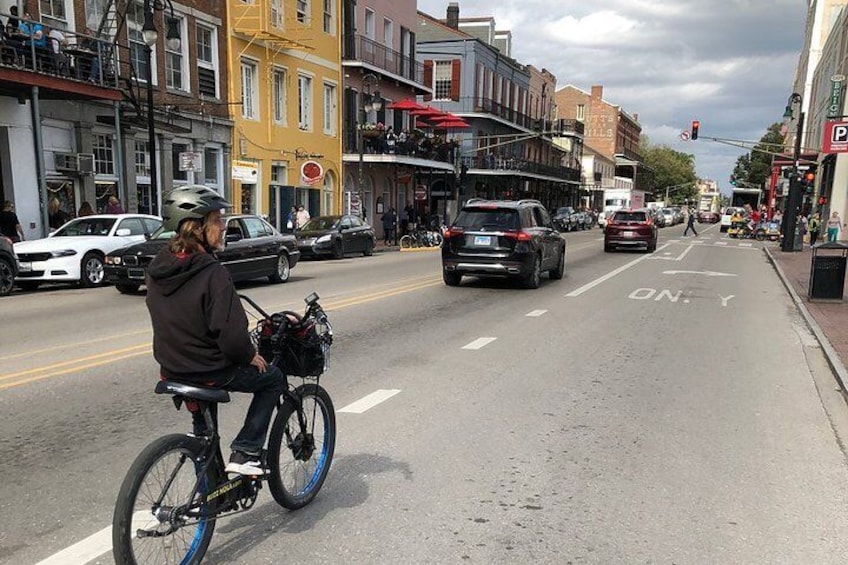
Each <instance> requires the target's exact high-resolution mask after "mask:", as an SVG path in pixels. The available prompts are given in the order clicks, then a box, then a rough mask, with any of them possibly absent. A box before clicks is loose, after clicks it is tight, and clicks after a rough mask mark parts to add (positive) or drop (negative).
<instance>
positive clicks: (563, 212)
mask: <svg viewBox="0 0 848 565" xmlns="http://www.w3.org/2000/svg"><path fill="white" fill-rule="evenodd" d="M552 221H553V225H554V227H555V228H556V229H558V230H559V231H574V230H576V229H577V228H578V227H580V224H579V223H578V222H579V220H578V218H577V213H576V212H575V211H574V208H572V207H571V206H563V207H561V208H557V211H556V214H554V217H553V220H552Z"/></svg>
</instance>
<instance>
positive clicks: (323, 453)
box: [112, 293, 336, 565]
mask: <svg viewBox="0 0 848 565" xmlns="http://www.w3.org/2000/svg"><path fill="white" fill-rule="evenodd" d="M239 296H240V298H242V299H243V300H245V301H246V302H248V303H249V304H250V305H251V306H252V307H253V308H254V309H256V311H257V312H259V314H260V315H261V316H262V318H261V319H260V320H259V322H258V324H257V325H256V327H255V328H254V330H253V331H252V332H251V337H252V338H253V339H254V341H255V344H256V346H257V349H258V351H259V353H260V355H262V356H263V357H264V358H265V359H266V360H267V361H268V362H269V363H270V364H273V365H275V366H277V367H279V368H280V370H281V371H282V372H283V374H284V375H286V379H287V380H288V377H299V378H301V379H303V383H302V384H300V386H293V385H291V384H288V386H287V390H286V391H285V392H284V393H283V395H282V397H281V398H280V401H279V402H278V404H277V415H276V417H275V419H274V422H273V424H272V426H271V431H270V434H269V439H268V448H267V450H266V451H265V452H263V457H265V458H266V462H267V463H268V467H269V474H268V475H267V476H263V477H252V476H242V475H235V476H234V477H232V478H228V477H227V474H226V473H225V471H224V468H225V463H224V459H223V456H222V454H221V446H220V437H219V435H218V426H217V424H218V423H217V421H216V420H217V418H216V415H217V404H218V403H222V402H229V400H230V396H229V393H228V392H227V391H225V390H221V389H212V388H204V387H198V386H192V385H187V384H184V383H180V382H176V381H169V380H162V381H159V382H158V383H157V384H156V393H157V394H170V395H172V400H173V401H174V405H175V406H176V407H177V410H179V409H180V407H181V406H182V405H185V406H186V408H187V409H188V410H189V411H190V412H192V413H194V412H199V413H200V414H202V416H203V418H204V420H205V422H206V428H207V432H206V434H205V435H202V436H196V435H194V434H171V435H166V436H163V437H160V438H159V439H157V440H155V441H154V442H153V443H151V444H150V445H148V446H147V447H146V448H145V449H144V450H143V451H142V452H141V453H140V454H139V456H138V457H137V458H136V460H135V462H134V463H133V464H132V466H131V467H130V470H129V472H128V473H127V476H126V478H125V479H124V482H123V484H122V485H121V490H120V492H119V494H118V501H117V504H116V507H115V515H114V518H113V521H112V545H113V554H114V557H115V562H116V563H118V565H124V564H137V563H180V564H183V563H200V561H201V560H202V559H203V556H204V555H205V553H206V550H207V548H208V547H209V543H210V541H211V539H212V533H213V531H214V529H215V523H216V522H217V520H218V519H219V518H221V517H224V516H230V515H233V514H237V513H240V512H244V511H247V510H249V509H250V508H252V507H253V505H254V504H255V502H256V498H257V496H258V495H259V491H260V490H261V489H262V486H263V482H264V481H265V480H267V481H268V486H269V488H270V490H271V495H272V496H273V497H274V500H275V501H276V502H277V503H278V504H280V505H281V506H283V507H285V508H288V509H290V510H295V509H297V508H301V507H303V506H305V505H307V504H309V502H311V501H312V499H314V498H315V496H316V495H317V494H318V491H319V490H320V489H321V486H322V485H323V484H324V480H325V479H326V478H327V473H328V471H329V470H330V463H331V462H332V460H333V452H334V449H335V440H336V419H335V410H334V409H333V403H332V400H331V399H330V396H329V394H327V391H326V390H324V389H323V388H322V387H321V386H320V385H319V384H318V381H319V377H320V375H321V374H323V373H324V371H325V370H326V369H327V367H328V361H329V357H328V354H329V349H330V345H331V344H332V343H333V330H332V326H331V325H330V322H329V320H328V319H327V315H326V314H325V313H324V310H323V309H322V308H321V306H320V304H319V303H318V295H317V294H315V293H312V294H310V295H309V296H307V297H306V299H305V302H306V311H305V313H304V314H303V315H302V316H301V315H299V314H297V313H295V312H290V311H283V312H278V313H275V314H268V313H266V312H265V311H264V310H262V309H261V308H260V307H259V306H258V305H257V304H256V303H255V302H253V300H251V299H250V298H248V297H246V296H242V295H239ZM307 380H309V381H314V382H307Z"/></svg>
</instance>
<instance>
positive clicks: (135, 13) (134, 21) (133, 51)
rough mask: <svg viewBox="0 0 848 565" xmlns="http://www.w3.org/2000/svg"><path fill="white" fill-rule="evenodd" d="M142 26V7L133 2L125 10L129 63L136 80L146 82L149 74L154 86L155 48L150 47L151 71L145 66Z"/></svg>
mask: <svg viewBox="0 0 848 565" xmlns="http://www.w3.org/2000/svg"><path fill="white" fill-rule="evenodd" d="M143 25H144V6H143V5H142V4H141V3H140V2H133V3H132V4H130V5H129V7H128V8H127V34H128V35H129V39H130V61H131V62H132V66H133V68H134V69H135V74H136V76H137V77H138V80H140V81H144V82H147V81H148V80H149V79H150V77H151V74H152V76H153V84H156V46H155V45H154V46H153V47H152V49H153V52H152V53H151V57H150V58H151V61H152V63H153V69H152V73H151V68H150V67H149V66H148V64H147V53H146V51H145V49H146V47H147V46H146V45H145V43H144V37H143V36H142V35H141V28H142V26H143Z"/></svg>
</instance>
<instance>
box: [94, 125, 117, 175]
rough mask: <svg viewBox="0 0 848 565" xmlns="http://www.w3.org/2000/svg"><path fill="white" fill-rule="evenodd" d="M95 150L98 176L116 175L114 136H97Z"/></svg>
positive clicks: (95, 169) (95, 165) (95, 164)
mask: <svg viewBox="0 0 848 565" xmlns="http://www.w3.org/2000/svg"><path fill="white" fill-rule="evenodd" d="M93 149H94V172H95V173H97V174H98V175H114V174H115V159H114V148H113V146H112V136H111V135H109V134H95V135H94V147H93Z"/></svg>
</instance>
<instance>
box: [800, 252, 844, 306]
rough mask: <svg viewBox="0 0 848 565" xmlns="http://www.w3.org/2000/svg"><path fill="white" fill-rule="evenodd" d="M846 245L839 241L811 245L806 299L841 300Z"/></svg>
mask: <svg viewBox="0 0 848 565" xmlns="http://www.w3.org/2000/svg"><path fill="white" fill-rule="evenodd" d="M846 263H848V245H846V244H844V243H840V242H836V241H834V242H831V243H823V244H821V245H816V246H815V247H813V253H812V265H811V266H810V284H809V287H808V289H807V299H808V300H842V296H843V292H842V291H843V288H844V287H845V266H846Z"/></svg>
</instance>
